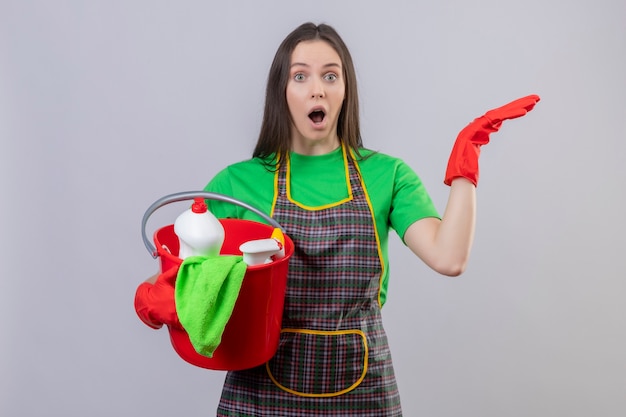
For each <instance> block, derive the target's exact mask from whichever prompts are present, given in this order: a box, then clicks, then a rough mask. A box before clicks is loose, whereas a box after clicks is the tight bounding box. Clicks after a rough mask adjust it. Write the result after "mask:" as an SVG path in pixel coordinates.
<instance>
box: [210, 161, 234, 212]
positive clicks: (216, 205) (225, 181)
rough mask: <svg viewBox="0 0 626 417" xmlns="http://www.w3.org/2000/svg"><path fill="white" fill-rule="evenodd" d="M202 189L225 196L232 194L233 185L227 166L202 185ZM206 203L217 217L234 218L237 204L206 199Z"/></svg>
mask: <svg viewBox="0 0 626 417" xmlns="http://www.w3.org/2000/svg"><path fill="white" fill-rule="evenodd" d="M204 191H208V192H211V193H217V194H223V195H227V196H231V197H232V196H233V187H232V184H231V181H230V176H229V174H228V168H225V169H223V170H222V171H220V172H218V173H217V175H215V177H213V179H211V181H209V183H208V184H207V185H206V187H204ZM207 205H208V207H209V210H210V211H211V213H213V215H214V216H215V217H217V218H220V219H224V218H236V217H237V206H235V205H233V204H231V203H227V202H223V201H218V200H211V199H207Z"/></svg>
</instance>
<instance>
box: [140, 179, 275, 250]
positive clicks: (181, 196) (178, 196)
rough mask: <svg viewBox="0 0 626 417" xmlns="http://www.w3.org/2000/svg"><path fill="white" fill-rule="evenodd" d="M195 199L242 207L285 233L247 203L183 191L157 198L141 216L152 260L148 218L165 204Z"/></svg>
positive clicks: (226, 197) (219, 196) (143, 233)
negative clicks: (201, 198) (200, 198)
mask: <svg viewBox="0 0 626 417" xmlns="http://www.w3.org/2000/svg"><path fill="white" fill-rule="evenodd" d="M196 197H203V198H205V199H208V200H217V201H224V202H226V203H231V204H234V205H237V206H240V207H243V208H245V209H248V210H250V211H251V212H253V213H255V214H258V215H259V216H260V217H261V218H263V219H264V220H266V221H267V222H268V223H269V224H271V225H272V226H274V227H276V228H278V229H280V230H281V231H282V232H284V231H285V230H284V229H283V227H282V226H281V225H280V224H279V223H278V222H277V221H276V220H274V219H273V218H271V217H270V216H268V215H267V214H265V213H263V212H262V211H261V210H259V209H257V208H256V207H253V206H251V205H249V204H247V203H244V202H243V201H239V200H237V199H235V198H233V197H229V196H227V195H223V194H218V193H211V192H208V191H183V192H180V193H174V194H169V195H166V196H164V197H161V198H159V199H158V200H157V201H155V202H154V203H152V205H151V206H150V207H148V209H147V210H146V212H145V213H144V215H143V219H142V220H141V236H142V238H143V243H144V245H146V249H148V252H149V253H150V255H152V257H153V258H155V259H156V258H157V257H158V256H159V255H158V252H157V250H156V248H155V246H154V245H153V244H152V243H151V242H150V239H148V237H147V236H146V224H147V223H148V218H149V217H150V216H151V215H152V213H154V212H155V211H156V210H157V209H158V208H160V207H163V206H164V205H166V204H170V203H175V202H177V201H185V200H193V199H194V198H196Z"/></svg>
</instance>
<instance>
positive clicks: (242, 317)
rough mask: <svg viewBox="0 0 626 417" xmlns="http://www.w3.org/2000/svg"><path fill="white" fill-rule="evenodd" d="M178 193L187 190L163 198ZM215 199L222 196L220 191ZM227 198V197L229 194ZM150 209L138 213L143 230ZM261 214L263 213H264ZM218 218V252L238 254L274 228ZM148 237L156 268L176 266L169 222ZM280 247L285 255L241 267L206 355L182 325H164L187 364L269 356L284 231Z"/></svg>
mask: <svg viewBox="0 0 626 417" xmlns="http://www.w3.org/2000/svg"><path fill="white" fill-rule="evenodd" d="M192 194H193V196H199V197H205V198H216V197H215V196H216V195H215V194H213V193H205V192H192ZM209 194H210V195H211V196H210V197H209ZM181 195H184V196H186V197H187V196H189V195H190V194H189V193H180V194H176V195H172V196H169V197H166V198H167V199H172V198H174V199H173V200H172V201H181V200H182V199H187V198H180V196H181ZM176 198H178V199H176ZM216 199H222V198H221V196H220V198H216ZM228 199H229V200H228V201H230V198H228ZM172 201H169V202H172ZM231 202H232V201H231ZM163 204H164V203H162V202H157V203H155V205H157V206H160V205H163ZM236 204H239V203H236ZM239 205H242V204H239ZM153 206H154V205H153ZM244 206H245V205H244ZM248 208H249V207H248ZM152 211H153V210H152ZM150 214H151V212H150V213H149V212H146V215H145V216H144V223H143V227H144V231H145V222H146V220H147V217H148V216H149V215H150ZM259 214H260V213H259ZM262 216H263V217H266V216H265V215H264V214H263V215H262ZM272 221H273V220H272ZM220 223H221V224H222V226H223V227H224V233H225V237H224V243H223V245H222V249H221V252H220V253H221V254H222V255H241V251H240V250H239V246H240V245H241V244H242V243H244V242H247V241H250V240H255V239H266V238H268V237H270V236H271V234H272V232H273V230H274V227H273V226H269V225H266V224H263V223H259V222H254V221H250V220H240V219H220ZM274 223H275V222H274ZM144 237H145V233H144ZM144 240H145V239H144ZM154 243H155V245H156V256H158V257H160V262H161V270H162V271H166V270H168V269H170V268H173V267H178V265H180V264H181V263H182V260H181V259H180V258H178V256H177V255H178V250H179V242H178V237H177V236H176V234H175V233H174V225H169V226H165V227H163V228H161V229H159V230H157V231H156V232H155V233H154ZM147 247H148V249H149V250H150V249H151V248H150V247H149V245H147ZM284 248H285V256H284V257H283V258H282V259H279V260H276V261H273V262H271V263H268V264H261V265H254V266H248V267H247V269H246V273H245V276H244V279H243V283H242V286H241V289H240V291H239V296H238V298H237V301H236V303H235V307H234V309H233V313H232V315H231V318H230V320H229V321H228V323H227V324H226V327H225V329H224V333H223V335H222V340H221V342H220V344H219V346H218V347H217V349H216V350H215V352H214V353H213V356H212V357H210V358H209V357H207V356H203V355H201V354H199V353H197V352H196V350H195V349H194V347H193V345H192V344H191V341H190V340H189V336H188V335H187V333H186V332H185V331H184V330H182V329H176V328H173V327H168V329H169V334H170V340H171V343H172V346H173V347H174V350H175V351H176V352H177V353H178V355H179V356H180V357H181V358H182V359H184V360H185V361H187V362H189V363H190V364H192V365H195V366H199V367H202V368H206V369H214V370H240V369H248V368H252V367H255V366H258V365H261V364H263V363H265V362H267V361H268V360H269V359H271V357H272V356H273V355H274V353H276V350H277V349H278V340H279V338H280V330H281V321H282V315H283V306H284V299H285V288H286V285H287V270H288V264H289V258H290V257H291V255H292V254H293V250H294V247H293V242H292V241H291V239H290V238H289V237H288V236H286V235H285V246H284Z"/></svg>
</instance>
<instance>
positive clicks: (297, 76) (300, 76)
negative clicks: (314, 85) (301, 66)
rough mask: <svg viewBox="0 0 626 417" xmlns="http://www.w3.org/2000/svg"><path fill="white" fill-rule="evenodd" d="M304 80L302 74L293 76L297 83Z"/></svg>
mask: <svg viewBox="0 0 626 417" xmlns="http://www.w3.org/2000/svg"><path fill="white" fill-rule="evenodd" d="M304 78H305V77H304V74H302V73H298V74H296V75H294V76H293V79H294V80H296V81H304Z"/></svg>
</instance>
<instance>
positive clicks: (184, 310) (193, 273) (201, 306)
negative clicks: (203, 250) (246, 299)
mask: <svg viewBox="0 0 626 417" xmlns="http://www.w3.org/2000/svg"><path fill="white" fill-rule="evenodd" d="M245 273H246V264H245V263H244V262H243V258H242V257H241V256H236V255H232V256H231V255H228V256H212V257H204V256H190V257H188V258H185V259H184V260H183V263H182V264H181V266H180V269H179V270H178V276H177V278H176V286H175V288H174V297H175V301H176V312H177V313H178V319H179V320H180V324H182V326H183V328H184V329H185V331H186V332H187V334H188V335H189V340H190V341H191V344H192V345H193V347H194V349H195V350H196V352H198V353H199V354H201V355H204V356H208V357H209V358H210V357H212V356H213V352H215V349H217V347H218V345H219V344H220V342H221V340H222V334H223V333H224V328H225V327H226V323H228V320H229V319H230V316H231V314H232V313H233V309H234V307H235V302H236V301H237V296H238V295H239V290H240V289H241V284H242V282H243V277H244V275H245Z"/></svg>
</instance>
